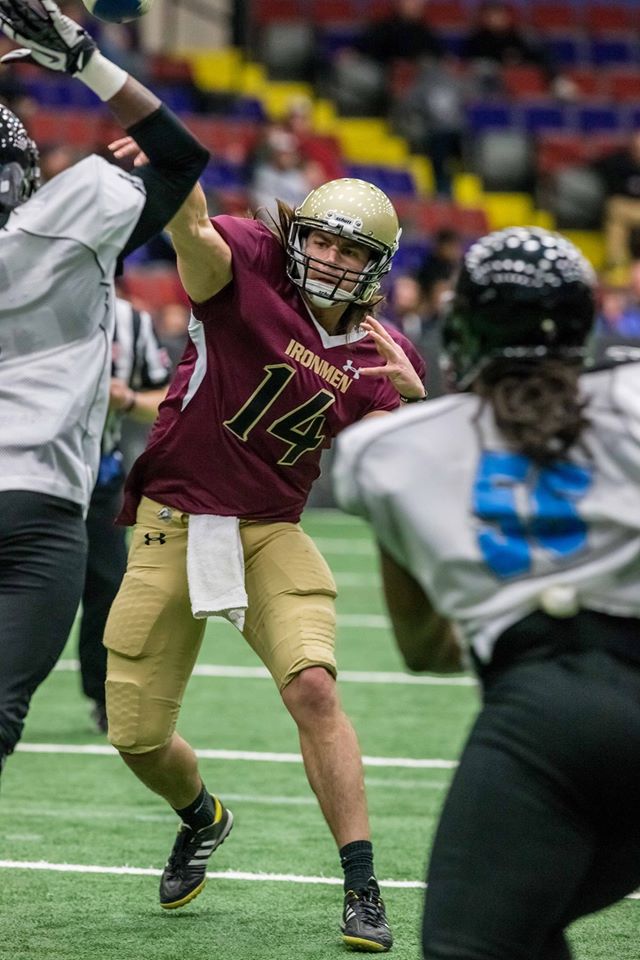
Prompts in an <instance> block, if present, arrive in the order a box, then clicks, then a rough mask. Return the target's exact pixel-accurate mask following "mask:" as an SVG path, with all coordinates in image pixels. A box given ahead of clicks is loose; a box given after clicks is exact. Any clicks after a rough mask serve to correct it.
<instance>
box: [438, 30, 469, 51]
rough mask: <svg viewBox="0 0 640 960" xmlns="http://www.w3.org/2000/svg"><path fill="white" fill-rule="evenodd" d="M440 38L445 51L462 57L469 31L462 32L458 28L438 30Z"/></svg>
mask: <svg viewBox="0 0 640 960" xmlns="http://www.w3.org/2000/svg"><path fill="white" fill-rule="evenodd" d="M438 39H439V40H440V42H441V43H442V46H443V47H444V49H445V53H448V54H449V55H450V56H452V57H460V56H462V53H463V50H464V44H465V41H466V39H467V32H466V31H464V32H462V33H460V32H459V31H457V30H444V31H443V30H438Z"/></svg>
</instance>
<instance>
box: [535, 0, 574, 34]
mask: <svg viewBox="0 0 640 960" xmlns="http://www.w3.org/2000/svg"><path fill="white" fill-rule="evenodd" d="M530 20H531V25H532V26H534V27H535V28H536V30H540V31H542V32H546V31H547V30H563V31H571V30H576V29H578V28H579V27H580V26H581V24H580V18H579V16H578V14H577V13H576V11H575V9H574V7H573V4H571V3H547V2H545V0H536V2H535V3H532V4H531V16H530Z"/></svg>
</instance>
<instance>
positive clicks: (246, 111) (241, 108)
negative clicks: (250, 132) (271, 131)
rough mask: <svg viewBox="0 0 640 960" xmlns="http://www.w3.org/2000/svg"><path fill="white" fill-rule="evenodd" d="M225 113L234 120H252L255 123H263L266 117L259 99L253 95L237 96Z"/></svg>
mask: <svg viewBox="0 0 640 960" xmlns="http://www.w3.org/2000/svg"><path fill="white" fill-rule="evenodd" d="M225 113H226V116H227V117H232V118H233V119H235V120H252V121H254V122H255V123H265V122H266V119H267V115H266V113H265V112H264V107H263V105H262V103H261V101H260V100H255V99H254V98H253V97H237V98H236V99H234V101H233V103H232V104H231V106H230V108H229V109H228V110H226V111H225Z"/></svg>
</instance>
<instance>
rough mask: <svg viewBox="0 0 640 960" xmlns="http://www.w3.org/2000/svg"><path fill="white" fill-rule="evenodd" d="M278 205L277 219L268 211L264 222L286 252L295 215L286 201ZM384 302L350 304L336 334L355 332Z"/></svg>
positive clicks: (372, 301)
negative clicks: (369, 314)
mask: <svg viewBox="0 0 640 960" xmlns="http://www.w3.org/2000/svg"><path fill="white" fill-rule="evenodd" d="M276 203H277V207H278V213H277V219H276V218H275V217H274V216H273V214H272V213H271V212H270V211H268V210H267V211H266V219H265V218H263V222H266V225H267V226H268V227H269V229H270V230H271V232H272V233H273V234H274V235H275V236H276V237H277V238H278V240H279V242H280V243H281V244H282V247H283V249H284V250H286V249H287V241H288V238H289V230H290V227H291V221H292V220H293V218H294V216H295V213H294V210H293V208H292V207H290V206H289V204H288V203H285V202H284V200H276ZM256 216H257V214H256ZM382 300H384V297H377V298H374V299H373V300H371V302H370V303H366V304H360V303H349V305H348V306H347V309H346V310H345V311H344V313H343V314H342V316H341V317H340V322H339V323H338V326H337V327H336V330H335V333H336V334H345V333H348V332H349V331H350V330H354V329H356V328H357V327H359V326H360V324H361V323H362V321H363V320H364V318H365V317H366V316H367V314H368V313H372V311H373V308H374V307H375V306H376V305H377V304H378V303H381V302H382Z"/></svg>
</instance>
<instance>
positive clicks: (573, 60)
mask: <svg viewBox="0 0 640 960" xmlns="http://www.w3.org/2000/svg"><path fill="white" fill-rule="evenodd" d="M544 46H545V47H546V49H547V50H548V52H549V56H550V57H551V60H552V61H553V62H554V63H557V64H558V66H559V67H575V66H577V65H578V64H579V63H580V62H581V61H582V60H583V59H584V57H583V53H582V48H583V42H582V40H581V38H580V37H577V36H574V35H573V34H572V35H567V36H557V37H545V38H544Z"/></svg>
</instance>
